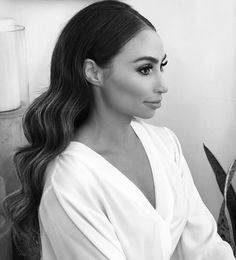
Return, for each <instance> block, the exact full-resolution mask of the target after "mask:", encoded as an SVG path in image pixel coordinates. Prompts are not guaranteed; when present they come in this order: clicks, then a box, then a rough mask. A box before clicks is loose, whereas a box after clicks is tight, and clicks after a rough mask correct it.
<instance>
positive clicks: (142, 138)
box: [70, 119, 157, 211]
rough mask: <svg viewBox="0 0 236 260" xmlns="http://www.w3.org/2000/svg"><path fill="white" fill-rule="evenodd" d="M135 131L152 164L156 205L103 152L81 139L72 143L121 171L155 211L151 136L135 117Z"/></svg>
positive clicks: (133, 125) (132, 123)
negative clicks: (97, 150) (95, 149)
mask: <svg viewBox="0 0 236 260" xmlns="http://www.w3.org/2000/svg"><path fill="white" fill-rule="evenodd" d="M130 125H131V127H132V129H133V131H134V133H135V134H136V136H137V137H138V139H139V141H140V143H141V145H142V147H143V150H144V152H145V154H146V156H147V159H148V162H149V166H150V170H151V174H152V176H151V177H152V185H153V190H154V199H155V207H153V205H152V204H151V202H150V201H149V199H148V198H147V197H146V195H145V194H144V192H143V191H142V190H141V189H140V188H139V187H138V186H137V185H136V184H135V183H134V182H133V181H132V180H131V179H129V178H128V177H127V176H126V175H125V174H124V173H122V171H121V170H119V169H118V168H117V167H116V166H115V165H113V164H112V163H111V162H109V161H108V160H107V159H106V158H105V157H103V156H102V155H101V154H99V153H98V152H96V151H94V150H93V149H92V148H90V147H89V146H88V145H86V144H84V143H81V142H79V141H71V142H70V143H71V144H76V145H79V146H81V147H83V148H84V149H86V150H87V151H89V152H91V153H93V154H94V155H95V156H96V157H97V158H98V159H100V160H102V161H103V163H105V164H107V165H109V166H110V167H112V168H113V169H114V170H115V171H116V172H117V173H119V174H120V175H121V177H122V178H123V179H124V180H125V181H126V182H128V183H129V184H131V185H132V186H133V187H134V188H135V189H136V190H137V191H138V192H139V193H140V194H141V195H142V196H143V197H144V199H145V200H146V202H147V203H148V204H149V206H151V208H152V209H153V210H154V211H157V191H156V178H155V168H156V167H155V168H154V165H153V158H152V152H151V147H150V146H149V145H152V142H151V141H150V140H148V139H149V136H148V135H147V134H146V135H145V136H144V134H143V132H145V130H144V129H139V126H140V125H141V123H140V122H139V120H138V119H134V120H132V121H131V123H130ZM145 133H146V132H145Z"/></svg>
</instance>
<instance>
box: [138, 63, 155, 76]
mask: <svg viewBox="0 0 236 260" xmlns="http://www.w3.org/2000/svg"><path fill="white" fill-rule="evenodd" d="M152 69H153V65H151V64H146V65H144V66H143V67H142V68H140V69H138V72H140V73H141V74H143V75H144V76H147V75H149V74H150V73H151V72H152Z"/></svg>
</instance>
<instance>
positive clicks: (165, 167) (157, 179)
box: [39, 119, 235, 260]
mask: <svg viewBox="0 0 236 260" xmlns="http://www.w3.org/2000/svg"><path fill="white" fill-rule="evenodd" d="M131 126H132V128H133V130H134V132H135V133H136V135H137V136H138V138H139V139H140V141H141V143H142V144H143V147H144V149H145V152H146V154H147V157H148V159H149V162H150V166H151V169H152V174H153V180H154V187H155V198H156V205H157V207H156V209H155V208H153V206H152V205H151V203H150V202H149V201H148V199H147V198H146V197H145V196H144V194H143V193H142V191H141V190H140V189H139V188H138V187H137V186H136V185H135V184H134V183H133V182H132V181H131V180H129V179H128V178H127V177H126V176H125V175H124V174H122V173H121V172H120V171H119V170H118V169H117V168H115V167H114V166H113V165H112V164H110V163H109V162H108V161H107V160H106V159H104V158H103V157H102V156H101V155H99V154H98V153H96V152H95V151H93V150H92V149H90V148H89V147H88V146H86V145H84V144H82V143H80V142H71V143H70V144H69V146H68V147H67V148H66V150H65V151H64V152H63V153H62V154H61V155H59V156H58V157H57V158H56V159H55V160H53V161H52V162H51V163H50V164H49V166H48V167H47V171H46V176H47V178H46V183H45V187H44V192H43V196H42V199H41V203H40V208H39V222H40V233H41V242H42V258H43V260H76V259H78V260H103V259H111V260H125V259H127V260H170V259H171V260H233V259H235V258H234V257H233V253H232V250H231V248H230V246H229V245H228V244H227V243H226V242H223V241H222V240H221V238H220V237H219V236H218V234H217V228H216V223H215V220H214V218H213V216H212V215H211V213H210V212H209V210H208V209H207V208H206V206H205V205H204V204H203V202H202V200H201V198H200V196H199V193H198V192H197V190H196V187H195V185H194V183H193V179H192V177H191V174H190V171H189V168H188V166H187V163H186V161H185V159H184V156H183V154H182V151H181V147H180V144H179V142H178V139H177V138H176V136H175V134H174V133H173V132H172V131H171V130H169V129H167V128H165V127H156V126H153V125H150V124H147V123H144V122H143V121H141V120H138V119H134V120H133V121H132V122H131ZM134 152H135V151H134Z"/></svg>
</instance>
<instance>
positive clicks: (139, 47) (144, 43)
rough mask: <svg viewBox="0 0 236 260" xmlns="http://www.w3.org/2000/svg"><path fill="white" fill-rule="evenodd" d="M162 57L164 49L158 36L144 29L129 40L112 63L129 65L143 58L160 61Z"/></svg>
mask: <svg viewBox="0 0 236 260" xmlns="http://www.w3.org/2000/svg"><path fill="white" fill-rule="evenodd" d="M164 55H165V53H164V48H163V44H162V41H161V38H160V37H159V35H158V34H157V33H156V32H155V31H153V30H150V29H145V30H142V31H140V32H139V33H137V34H136V35H135V36H134V37H133V38H132V39H131V40H129V41H128V42H127V43H126V44H125V45H124V46H123V48H122V49H121V51H120V53H119V54H118V55H117V56H116V57H115V59H114V60H113V61H114V62H125V63H130V62H132V61H134V60H135V59H137V58H140V57H145V56H151V57H153V58H156V59H157V60H161V59H162V58H163V57H164Z"/></svg>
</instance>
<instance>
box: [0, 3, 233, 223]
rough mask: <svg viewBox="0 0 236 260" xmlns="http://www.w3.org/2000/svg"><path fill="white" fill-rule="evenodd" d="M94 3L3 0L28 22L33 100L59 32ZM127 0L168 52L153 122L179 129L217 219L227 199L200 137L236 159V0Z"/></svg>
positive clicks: (225, 157) (1, 7)
mask: <svg viewBox="0 0 236 260" xmlns="http://www.w3.org/2000/svg"><path fill="white" fill-rule="evenodd" d="M90 2H92V0H91V1H86V0H84V1H79V0H77V1H66V0H64V1H55V0H54V1H53V0H51V1H50V0H44V1H43V0H40V1H39V0H38V1H37V0H31V1H30V0H29V1H26V0H21V1H17V0H0V16H11V17H14V18H15V19H16V22H17V23H18V24H21V25H24V26H25V27H26V40H27V53H28V70H29V83H30V94H31V95H30V96H31V100H33V99H34V97H36V96H37V95H38V93H40V90H42V88H44V87H47V86H48V81H49V66H50V58H51V52H52V49H53V46H54V43H55V41H56V37H57V35H58V32H59V30H60V29H61V28H62V27H63V25H64V23H65V22H66V21H67V20H68V19H69V18H70V17H71V16H72V15H73V14H74V13H75V12H77V11H78V10H79V9H80V8H82V7H83V6H85V5H87V4H88V3H90ZM127 2H128V3H130V4H131V5H133V6H134V7H135V8H136V9H137V10H139V11H140V12H141V13H142V14H144V15H145V16H146V17H147V18H149V19H150V20H151V21H152V22H153V24H154V25H155V26H156V28H157V30H158V32H159V34H160V35H161V37H162V39H163V42H164V45H165V49H166V53H167V55H168V60H169V64H168V68H167V70H166V84H167V85H168V87H169V93H168V94H167V95H165V97H164V102H163V106H162V108H161V109H160V110H159V111H158V112H157V114H156V116H155V118H153V119H152V120H151V122H153V123H155V124H157V125H166V126H168V127H170V128H171V129H172V130H174V131H175V132H176V134H177V135H178V137H179V139H180V141H181V143H182V147H183V150H184V153H185V155H186V158H187V161H188V162H189V166H190V168H191V170H192V174H193V177H194V180H195V183H196V185H197V187H198V189H199V191H200V194H201V195H202V198H203V200H204V201H205V203H206V204H207V206H208V207H209V209H210V210H211V211H212V213H213V215H214V216H215V217H216V218H217V216H218V211H219V208H220V206H221V202H222V197H221V194H220V192H219V190H218V187H217V184H216V181H215V178H214V175H213V172H212V171H211V168H210V166H209V164H208V162H207V160H206V157H205V154H204V152H203V147H202V143H203V142H204V143H205V144H206V145H207V146H208V147H209V148H210V149H211V150H212V151H213V153H214V154H215V155H216V156H217V158H218V159H219V161H220V162H221V164H222V166H223V167H224V168H225V169H227V168H228V167H229V164H230V162H231V161H232V160H233V159H234V158H235V157H236V120H235V119H236V74H235V71H236V2H235V0H227V1H222V0H188V1H187V0H185V1H184V0H147V1H143V0H129V1H127ZM235 180H236V178H235V179H234V182H235V183H236V181H235ZM235 187H236V185H235Z"/></svg>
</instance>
